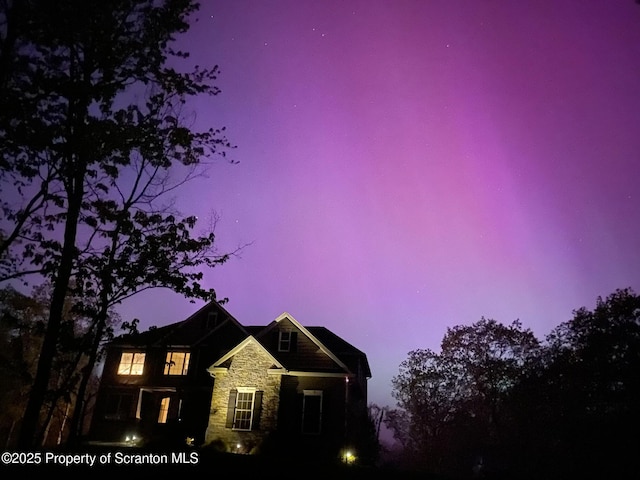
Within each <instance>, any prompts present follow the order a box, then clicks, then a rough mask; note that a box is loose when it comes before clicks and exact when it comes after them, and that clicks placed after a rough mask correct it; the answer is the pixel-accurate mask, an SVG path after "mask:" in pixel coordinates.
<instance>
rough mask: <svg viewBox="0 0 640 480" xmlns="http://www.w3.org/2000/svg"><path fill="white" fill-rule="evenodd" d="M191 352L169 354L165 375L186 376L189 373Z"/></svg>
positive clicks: (165, 365)
mask: <svg viewBox="0 0 640 480" xmlns="http://www.w3.org/2000/svg"><path fill="white" fill-rule="evenodd" d="M190 356H191V355H190V353H189V352H167V359H166V361H165V364H164V374H165V375H186V374H187V372H188V371H189V358H190Z"/></svg>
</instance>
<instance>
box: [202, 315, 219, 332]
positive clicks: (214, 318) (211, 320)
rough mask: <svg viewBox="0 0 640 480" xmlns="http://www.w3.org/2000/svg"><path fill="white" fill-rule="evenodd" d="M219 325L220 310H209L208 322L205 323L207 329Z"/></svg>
mask: <svg viewBox="0 0 640 480" xmlns="http://www.w3.org/2000/svg"><path fill="white" fill-rule="evenodd" d="M217 325H218V312H209V313H208V314H207V322H206V323H205V326H204V328H205V330H210V329H212V328H214V327H216V326H217Z"/></svg>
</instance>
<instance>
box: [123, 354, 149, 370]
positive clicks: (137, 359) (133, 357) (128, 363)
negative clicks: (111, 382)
mask: <svg viewBox="0 0 640 480" xmlns="http://www.w3.org/2000/svg"><path fill="white" fill-rule="evenodd" d="M144 357H145V354H144V353H140V352H136V353H133V352H122V356H121V357H120V364H119V365H118V375H142V373H143V372H144Z"/></svg>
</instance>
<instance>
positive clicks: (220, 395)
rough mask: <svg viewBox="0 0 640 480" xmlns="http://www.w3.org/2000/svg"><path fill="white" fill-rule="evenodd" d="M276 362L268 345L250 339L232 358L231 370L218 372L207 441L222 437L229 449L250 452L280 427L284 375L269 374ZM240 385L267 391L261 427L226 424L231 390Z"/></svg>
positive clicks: (219, 439)
mask: <svg viewBox="0 0 640 480" xmlns="http://www.w3.org/2000/svg"><path fill="white" fill-rule="evenodd" d="M272 366H273V360H272V359H271V357H270V356H269V355H268V354H267V353H266V352H265V351H264V349H263V348H262V347H260V346H258V345H257V344H256V343H254V342H250V343H249V344H248V345H247V346H245V348H243V349H242V350H241V351H240V352H238V353H237V354H236V355H234V356H233V357H232V358H231V360H230V362H229V369H228V371H227V373H224V374H217V375H216V378H215V383H214V387H213V395H212V397H211V410H210V413H209V426H208V428H207V433H206V438H205V443H211V442H218V441H222V442H223V444H224V445H225V446H226V448H227V450H228V451H232V452H237V453H250V452H251V451H253V450H254V449H256V448H259V447H260V445H261V444H262V442H263V440H264V439H265V438H266V437H267V436H268V434H269V433H270V432H273V431H275V430H276V427H277V421H278V405H279V398H280V380H281V377H280V375H269V374H267V371H268V370H269V369H270V368H271V367H272ZM238 387H255V388H256V390H259V391H262V392H263V396H262V410H261V415H260V419H259V428H258V429H257V430H252V431H237V430H233V429H231V428H226V421H227V408H228V402H229V394H230V392H231V390H233V389H236V388H238Z"/></svg>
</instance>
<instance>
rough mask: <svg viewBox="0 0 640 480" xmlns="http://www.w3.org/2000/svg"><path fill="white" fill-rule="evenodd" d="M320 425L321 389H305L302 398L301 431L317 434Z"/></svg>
mask: <svg viewBox="0 0 640 480" xmlns="http://www.w3.org/2000/svg"><path fill="white" fill-rule="evenodd" d="M321 425H322V390H305V391H304V397H303V400H302V433H306V434H310V435H318V434H319V433H320V431H321Z"/></svg>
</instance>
